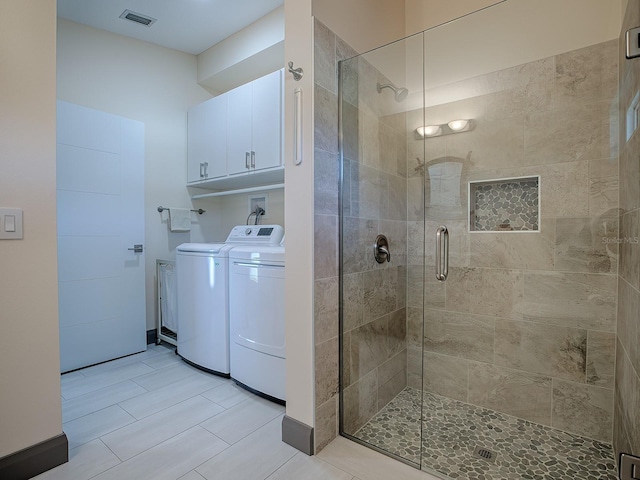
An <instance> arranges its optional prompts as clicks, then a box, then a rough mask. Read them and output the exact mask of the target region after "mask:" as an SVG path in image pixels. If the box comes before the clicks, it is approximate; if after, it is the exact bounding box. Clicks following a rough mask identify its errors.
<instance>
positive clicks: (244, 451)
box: [196, 416, 298, 480]
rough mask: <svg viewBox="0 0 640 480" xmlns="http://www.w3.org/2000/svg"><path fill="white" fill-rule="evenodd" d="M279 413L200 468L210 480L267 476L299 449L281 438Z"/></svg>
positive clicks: (238, 479) (248, 478)
mask: <svg viewBox="0 0 640 480" xmlns="http://www.w3.org/2000/svg"><path fill="white" fill-rule="evenodd" d="M281 424H282V417H281V416H278V417H276V418H275V419H274V420H272V421H270V422H269V423H267V424H266V425H264V426H263V427H261V428H259V429H258V430H256V431H255V432H253V433H252V434H250V435H248V436H246V437H245V438H243V439H242V440H240V441H239V442H238V443H236V444H234V445H232V446H231V447H229V448H228V449H226V450H225V451H224V452H222V453H220V454H219V455H216V456H215V457H213V458H212V459H211V460H209V461H208V462H206V463H204V464H203V465H201V466H200V467H198V468H197V469H196V471H197V472H198V473H199V474H201V475H202V476H203V477H205V478H206V479H207V480H217V479H223V478H224V479H234V480H256V479H264V478H267V477H268V476H269V475H270V474H271V473H273V472H274V471H275V470H276V469H278V468H279V467H280V466H282V465H283V464H284V463H285V462H287V461H288V460H289V459H290V458H292V457H293V456H294V455H295V454H296V452H297V451H298V450H296V449H295V448H293V447H291V446H289V445H287V444H286V443H284V442H283V441H282V440H279V437H280V435H281Z"/></svg>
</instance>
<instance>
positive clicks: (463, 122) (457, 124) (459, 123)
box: [447, 120, 469, 132]
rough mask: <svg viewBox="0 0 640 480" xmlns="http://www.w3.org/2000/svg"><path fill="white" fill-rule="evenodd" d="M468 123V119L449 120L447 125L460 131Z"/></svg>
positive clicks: (455, 130)
mask: <svg viewBox="0 0 640 480" xmlns="http://www.w3.org/2000/svg"><path fill="white" fill-rule="evenodd" d="M468 124H469V120H451V121H450V122H449V123H447V125H448V126H449V128H450V129H451V130H453V131H454V132H460V131H462V130H464V129H465V127H466V126H467V125H468Z"/></svg>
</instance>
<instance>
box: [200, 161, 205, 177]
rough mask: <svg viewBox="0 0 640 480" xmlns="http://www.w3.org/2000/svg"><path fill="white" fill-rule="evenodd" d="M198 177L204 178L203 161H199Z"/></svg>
mask: <svg viewBox="0 0 640 480" xmlns="http://www.w3.org/2000/svg"><path fill="white" fill-rule="evenodd" d="M200 178H204V163H202V162H200Z"/></svg>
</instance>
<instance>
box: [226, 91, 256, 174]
mask: <svg viewBox="0 0 640 480" xmlns="http://www.w3.org/2000/svg"><path fill="white" fill-rule="evenodd" d="M225 97H227V99H228V102H229V103H228V114H227V120H228V123H227V125H228V130H227V132H228V133H227V171H228V173H229V175H232V174H234V173H245V172H248V171H249V168H250V165H249V162H250V159H247V155H249V154H250V152H251V150H252V149H251V83H247V84H246V85H242V86H241V87H238V88H234V89H233V90H231V91H229V92H228V93H227V94H226V95H225Z"/></svg>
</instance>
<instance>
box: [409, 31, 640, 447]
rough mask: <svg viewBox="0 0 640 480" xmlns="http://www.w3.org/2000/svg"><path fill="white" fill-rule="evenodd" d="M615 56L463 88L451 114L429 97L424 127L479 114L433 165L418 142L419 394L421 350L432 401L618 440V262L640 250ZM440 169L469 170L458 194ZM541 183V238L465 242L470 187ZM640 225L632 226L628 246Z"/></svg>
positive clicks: (412, 353) (561, 59)
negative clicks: (446, 236)
mask: <svg viewBox="0 0 640 480" xmlns="http://www.w3.org/2000/svg"><path fill="white" fill-rule="evenodd" d="M617 50H618V42H617V41H615V40H614V41H609V42H605V43H601V44H597V45H594V46H591V47H587V48H583V49H580V50H576V51H572V52H567V53H564V54H561V55H557V56H555V57H550V58H546V59H543V60H539V61H536V62H532V63H529V64H525V65H521V66H518V67H514V68H510V69H507V70H503V71H499V72H494V73H491V74H488V75H484V76H482V77H477V78H474V79H470V80H467V81H464V82H460V83H459V84H456V85H452V86H451V91H456V92H481V94H478V93H475V94H470V95H466V97H467V98H464V99H460V100H457V101H453V102H448V103H446V104H441V105H437V100H435V101H434V100H432V99H433V98H434V96H433V95H430V94H429V91H427V95H426V96H427V99H428V101H430V102H431V104H432V106H430V107H428V108H427V110H426V118H427V124H442V123H446V122H447V121H449V120H452V119H456V118H469V117H472V118H473V119H474V121H475V129H474V130H472V131H470V132H465V133H461V134H456V135H448V136H442V137H437V138H431V139H427V140H426V154H425V156H426V159H425V158H422V156H421V155H420V145H419V144H418V142H416V141H413V144H412V142H411V139H410V140H409V146H408V151H409V152H410V154H409V155H408V165H409V167H408V168H409V172H410V175H411V174H412V172H415V175H419V173H420V172H421V171H424V172H425V176H426V193H425V195H426V219H427V222H426V232H427V233H426V252H427V253H426V255H425V268H426V276H427V283H426V287H425V306H426V311H425V323H424V334H423V336H421V335H420V332H419V329H420V328H421V325H420V324H419V320H418V319H417V318H416V319H415V320H414V321H410V322H409V331H408V333H407V336H408V339H409V346H410V350H409V365H410V369H409V374H408V376H409V379H410V383H413V384H414V386H419V379H420V375H419V367H420V354H419V342H420V340H421V339H424V346H425V352H424V388H425V389H426V390H429V391H432V392H435V393H438V394H441V395H444V396H448V397H452V398H455V399H457V400H461V401H465V402H469V403H472V404H475V405H479V406H483V407H487V408H491V409H494V410H498V411H501V412H504V413H507V414H510V415H514V416H517V417H520V418H523V419H526V420H531V421H533V422H538V423H541V424H545V425H551V426H554V427H557V428H559V429H562V430H565V431H569V432H572V433H576V434H579V435H584V436H587V437H591V438H594V439H597V440H602V441H611V439H612V433H611V432H612V421H613V415H614V403H613V392H614V385H613V376H614V364H615V338H616V311H617V293H616V292H617V273H618V257H619V255H620V256H622V258H624V255H625V252H626V251H627V250H629V251H630V252H631V250H632V249H634V248H636V247H632V246H629V245H627V246H625V244H620V245H619V243H618V238H619V235H618V227H619V218H618V122H617V111H618V103H617V102H618V98H617V75H616V72H617V64H618V60H617ZM427 68H428V67H427ZM439 94H440V95H443V97H444V94H446V92H445V91H444V90H443V89H442V88H439ZM435 98H436V99H437V98H438V97H435ZM434 103H436V105H433V104H434ZM412 117H413V116H412ZM418 121H420V119H419V114H416V115H415V120H414V122H416V124H415V125H411V128H415V127H417V126H418V125H419V123H417V122H418ZM411 152H412V153H411ZM425 160H426V168H425V165H424V163H425ZM442 161H447V162H461V163H462V164H463V170H462V175H461V178H460V183H459V184H457V183H456V182H457V180H452V179H450V178H446V177H445V176H443V175H442V172H440V173H439V174H438V175H434V174H433V172H434V169H433V168H431V170H430V167H432V166H433V165H435V164H437V163H439V162H442ZM636 161H637V157H636ZM533 175H539V176H540V208H541V231H540V232H539V233H520V232H510V233H502V232H496V233H485V232H475V233H471V234H470V233H469V232H468V221H469V219H468V213H467V212H468V210H467V208H468V199H467V185H468V182H469V181H481V180H489V179H499V178H512V177H527V176H533ZM456 178H457V177H456ZM438 182H440V183H442V182H446V183H448V184H449V185H450V186H449V189H450V190H451V189H452V188H453V191H454V192H455V193H456V195H453V196H452V195H451V191H449V193H448V196H445V195H444V193H443V187H442V185H439V186H438V188H435V189H434V188H432V187H431V184H432V183H433V184H434V185H436V184H437V183H438ZM452 182H453V183H452ZM636 186H637V182H636ZM412 220H413V221H415V222H416V228H415V230H416V231H418V230H419V219H417V218H414V219H410V221H412ZM441 223H444V224H446V225H447V226H448V227H449V230H450V232H451V233H450V238H451V245H450V274H449V279H448V280H447V282H446V283H445V284H438V283H437V282H435V281H433V280H432V277H433V275H432V270H433V263H434V256H433V252H434V249H435V245H434V241H435V228H436V227H437V226H438V225H439V224H441ZM626 225H628V226H626ZM634 225H635V226H634ZM637 227H638V223H637V222H636V223H635V224H633V222H626V221H625V220H624V217H623V221H622V228H623V230H624V229H625V228H626V229H627V230H629V232H628V235H632V234H633V229H634V228H636V229H637ZM636 235H637V233H636ZM408 243H409V255H410V256H411V255H412V253H411V252H412V246H413V248H415V255H416V256H417V255H419V250H418V249H419V247H420V246H419V242H416V241H412V239H411V238H409V239H408ZM634 251H635V250H634ZM629 255H632V254H631V253H629ZM636 264H637V263H636ZM636 273H637V271H636ZM409 275H410V278H411V276H412V275H417V273H416V272H412V271H411V269H410V271H409ZM636 288H637V284H636ZM411 292H412V290H411V289H410V295H409V300H408V302H409V304H410V305H419V300H420V298H419V295H417V294H416V295H414V297H415V298H412V295H411ZM409 318H412V315H411V313H410V315H409ZM412 380H413V382H412ZM416 383H417V385H416ZM627 411H631V410H627Z"/></svg>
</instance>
